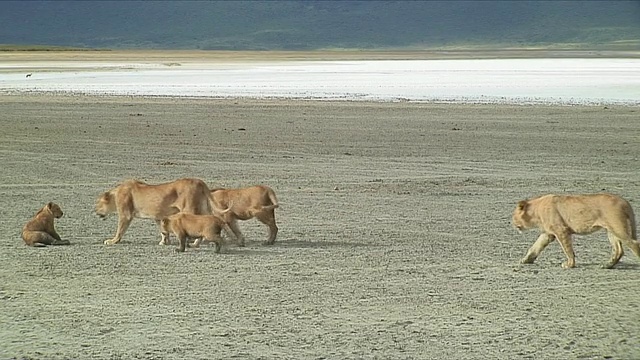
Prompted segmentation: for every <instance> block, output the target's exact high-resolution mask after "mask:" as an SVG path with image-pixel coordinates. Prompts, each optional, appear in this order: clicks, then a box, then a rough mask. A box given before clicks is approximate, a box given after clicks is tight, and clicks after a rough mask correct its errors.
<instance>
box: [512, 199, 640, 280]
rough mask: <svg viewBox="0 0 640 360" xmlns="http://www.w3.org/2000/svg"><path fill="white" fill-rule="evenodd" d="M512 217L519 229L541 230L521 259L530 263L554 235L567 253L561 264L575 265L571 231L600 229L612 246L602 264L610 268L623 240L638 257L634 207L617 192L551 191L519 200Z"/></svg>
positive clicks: (563, 265)
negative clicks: (576, 193)
mask: <svg viewBox="0 0 640 360" xmlns="http://www.w3.org/2000/svg"><path fill="white" fill-rule="evenodd" d="M512 221H513V224H514V226H515V227H516V228H518V230H524V229H530V228H535V227H537V228H539V229H540V231H541V234H540V236H539V237H538V240H536V242H535V243H534V244H533V246H531V248H530V249H529V251H528V252H527V254H526V255H525V257H524V258H523V259H522V263H526V264H530V263H533V262H534V261H535V260H536V258H537V257H538V255H540V252H542V250H544V248H545V247H546V246H547V245H549V243H551V242H552V241H553V240H554V239H557V240H558V242H559V243H560V245H561V247H562V250H563V251H564V254H565V256H566V257H567V261H565V262H563V263H562V267H563V268H572V267H575V254H574V251H573V244H572V235H573V234H578V235H585V234H591V233H593V232H595V231H598V230H600V229H606V230H607V235H608V237H609V242H610V243H611V246H612V253H611V258H610V259H609V261H608V262H607V263H606V264H605V265H604V267H605V268H613V267H614V266H615V265H616V264H617V263H618V261H620V258H621V257H622V255H623V254H624V251H623V249H622V244H624V245H626V246H627V247H629V248H630V249H631V250H632V251H633V253H635V254H636V255H637V256H638V257H640V243H638V241H637V240H638V238H637V236H636V222H635V216H634V213H633V209H632V208H631V205H630V204H629V202H627V201H626V200H625V199H623V198H621V197H619V196H617V195H612V194H586V195H553V194H550V195H544V196H540V197H537V198H534V199H529V200H522V201H520V202H518V204H517V206H516V208H515V210H514V211H513V219H512Z"/></svg>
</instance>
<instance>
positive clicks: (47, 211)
mask: <svg viewBox="0 0 640 360" xmlns="http://www.w3.org/2000/svg"><path fill="white" fill-rule="evenodd" d="M62 215H63V213H62V209H60V206H58V204H55V203H52V202H50V203H48V204H47V205H45V206H44V207H43V208H42V209H40V210H39V211H38V212H37V213H36V215H35V216H34V217H33V219H31V220H29V222H27V224H26V225H25V226H24V227H23V228H22V240H24V242H25V243H26V244H27V245H29V246H36V247H42V246H47V245H69V244H70V243H69V241H68V240H62V239H61V238H60V235H58V233H57V232H56V230H55V228H54V227H53V219H54V218H56V219H60V218H61V217H62Z"/></svg>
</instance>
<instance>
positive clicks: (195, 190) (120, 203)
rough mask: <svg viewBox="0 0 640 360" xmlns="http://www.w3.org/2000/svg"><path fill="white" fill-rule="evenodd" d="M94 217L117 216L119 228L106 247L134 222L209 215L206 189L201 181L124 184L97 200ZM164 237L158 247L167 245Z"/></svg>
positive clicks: (207, 189)
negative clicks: (179, 215) (174, 216)
mask: <svg viewBox="0 0 640 360" xmlns="http://www.w3.org/2000/svg"><path fill="white" fill-rule="evenodd" d="M95 211H96V214H98V215H99V216H100V217H103V218H104V217H106V216H107V215H108V214H111V213H117V214H118V228H117V230H116V234H115V236H114V237H113V238H112V239H109V240H105V242H104V243H105V244H109V245H111V244H117V243H119V242H120V241H121V240H122V236H123V235H124V233H125V232H126V231H127V229H128V228H129V225H130V224H131V221H132V220H133V219H134V218H145V219H153V220H155V221H156V223H158V225H160V220H162V219H164V218H166V217H168V216H170V215H173V214H176V213H178V212H184V213H189V214H211V205H210V202H209V188H208V187H207V185H206V184H205V183H204V182H203V181H202V180H200V179H191V178H184V179H178V180H175V181H172V182H168V183H163V184H157V185H150V184H146V183H144V182H142V181H138V180H126V181H124V182H123V183H122V184H120V185H118V186H117V187H115V188H114V189H111V190H109V191H107V192H105V193H103V194H102V195H100V197H99V198H98V200H97V203H96V208H95ZM168 243H169V239H168V237H166V236H165V235H164V234H163V235H162V239H161V240H160V244H168Z"/></svg>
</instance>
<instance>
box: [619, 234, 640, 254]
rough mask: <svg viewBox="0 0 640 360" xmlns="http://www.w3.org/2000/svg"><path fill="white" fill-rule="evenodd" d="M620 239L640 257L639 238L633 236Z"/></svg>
mask: <svg viewBox="0 0 640 360" xmlns="http://www.w3.org/2000/svg"><path fill="white" fill-rule="evenodd" d="M619 239H620V240H622V242H624V244H625V245H627V246H628V247H629V249H631V251H633V253H634V254H636V256H637V257H640V243H639V242H638V241H637V240H634V239H632V238H631V237H619Z"/></svg>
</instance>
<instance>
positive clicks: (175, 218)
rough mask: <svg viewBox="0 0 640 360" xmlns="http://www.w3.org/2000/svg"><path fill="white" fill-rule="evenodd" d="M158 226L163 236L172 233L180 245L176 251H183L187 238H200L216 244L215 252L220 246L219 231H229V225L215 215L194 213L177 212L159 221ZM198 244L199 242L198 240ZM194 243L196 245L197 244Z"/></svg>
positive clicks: (218, 250)
mask: <svg viewBox="0 0 640 360" xmlns="http://www.w3.org/2000/svg"><path fill="white" fill-rule="evenodd" d="M160 228H161V231H162V233H163V235H164V236H169V233H173V234H174V235H175V236H176V237H177V238H178V240H179V242H180V247H179V248H177V249H176V251H180V252H184V251H185V248H186V247H187V240H188V239H196V238H197V239H198V240H200V239H202V240H204V241H208V242H213V243H214V244H215V246H216V250H215V252H216V253H219V252H220V249H221V248H222V238H221V237H220V233H221V232H222V229H223V228H224V229H225V231H227V232H231V229H230V228H229V225H227V223H226V222H225V221H224V220H222V219H221V218H220V217H219V216H217V215H194V214H185V213H178V214H174V215H171V216H169V217H167V218H165V219H162V220H161V221H160ZM198 244H199V242H198ZM198 244H196V246H198Z"/></svg>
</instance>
